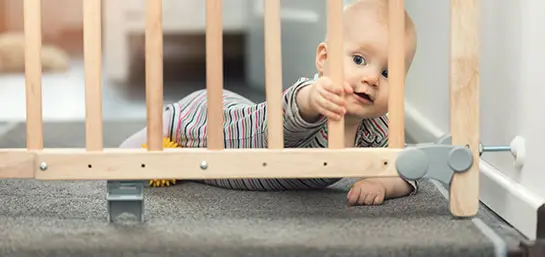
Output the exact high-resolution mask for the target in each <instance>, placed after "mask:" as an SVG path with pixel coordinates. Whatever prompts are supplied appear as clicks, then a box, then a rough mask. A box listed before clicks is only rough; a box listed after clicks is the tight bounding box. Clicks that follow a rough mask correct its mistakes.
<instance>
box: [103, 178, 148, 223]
mask: <svg viewBox="0 0 545 257" xmlns="http://www.w3.org/2000/svg"><path fill="white" fill-rule="evenodd" d="M107 188H108V194H107V196H106V199H107V200H108V222H112V221H113V219H114V218H115V217H117V216H119V215H121V214H123V213H130V214H133V215H134V216H135V217H136V218H137V219H138V220H139V221H140V222H143V221H144V182H142V181H111V180H109V181H108V182H107Z"/></svg>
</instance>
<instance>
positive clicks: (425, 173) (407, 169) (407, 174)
mask: <svg viewBox="0 0 545 257" xmlns="http://www.w3.org/2000/svg"><path fill="white" fill-rule="evenodd" d="M472 165H473V155H472V153H471V151H470V150H469V149H468V148H467V147H465V146H451V145H446V144H444V145H441V144H417V145H414V146H408V147H407V148H405V149H404V150H403V151H402V152H401V153H399V155H398V157H397V160H396V168H397V171H398V173H399V176H400V177H402V178H404V179H406V180H420V179H422V178H431V179H435V180H438V181H440V182H443V183H445V184H450V182H451V180H452V176H453V175H454V173H455V172H459V173H461V172H465V171H467V170H469V168H471V166H472Z"/></svg>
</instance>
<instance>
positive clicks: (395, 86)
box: [388, 0, 405, 148]
mask: <svg viewBox="0 0 545 257" xmlns="http://www.w3.org/2000/svg"><path fill="white" fill-rule="evenodd" d="M388 1H389V2H388V9H389V10H388V11H389V15H388V19H389V33H390V37H389V43H388V44H389V46H390V47H389V53H388V56H389V57H388V84H389V86H390V98H389V100H388V120H389V125H388V133H389V134H388V137H389V138H388V142H389V143H388V147H390V148H403V147H405V120H404V119H405V103H404V95H405V57H404V55H405V49H404V46H405V43H404V42H405V7H404V5H405V4H404V0H388Z"/></svg>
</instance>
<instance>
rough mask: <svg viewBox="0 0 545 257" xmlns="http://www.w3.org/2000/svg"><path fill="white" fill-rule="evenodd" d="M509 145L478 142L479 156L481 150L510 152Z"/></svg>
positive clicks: (481, 152)
mask: <svg viewBox="0 0 545 257" xmlns="http://www.w3.org/2000/svg"><path fill="white" fill-rule="evenodd" d="M510 151H511V146H508V145H482V144H479V156H481V155H482V154H483V152H510Z"/></svg>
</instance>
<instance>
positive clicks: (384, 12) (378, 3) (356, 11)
mask: <svg viewBox="0 0 545 257" xmlns="http://www.w3.org/2000/svg"><path fill="white" fill-rule="evenodd" d="M388 3H389V1H388V0H358V1H356V2H353V3H350V4H347V5H345V6H344V19H343V20H344V25H345V26H347V25H349V24H350V23H351V22H350V19H351V18H353V15H364V14H365V13H366V12H371V13H374V14H375V15H376V17H377V23H378V24H379V25H383V26H386V27H387V26H388V23H389V21H388V16H389V8H388ZM404 12H405V32H406V33H407V35H410V36H415V37H416V28H415V25H414V22H413V20H412V19H411V17H410V16H409V14H408V13H407V11H404Z"/></svg>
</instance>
